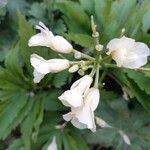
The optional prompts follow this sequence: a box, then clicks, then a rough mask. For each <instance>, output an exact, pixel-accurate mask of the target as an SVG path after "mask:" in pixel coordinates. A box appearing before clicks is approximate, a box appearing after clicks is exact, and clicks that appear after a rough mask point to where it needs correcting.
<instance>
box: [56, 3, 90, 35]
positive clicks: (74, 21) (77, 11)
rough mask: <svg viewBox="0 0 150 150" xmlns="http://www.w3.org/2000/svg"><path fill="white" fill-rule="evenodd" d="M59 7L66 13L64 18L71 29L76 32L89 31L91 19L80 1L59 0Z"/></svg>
mask: <svg viewBox="0 0 150 150" xmlns="http://www.w3.org/2000/svg"><path fill="white" fill-rule="evenodd" d="M57 7H58V9H60V11H62V12H63V13H64V15H65V16H64V20H65V22H66V24H67V25H68V27H69V30H71V31H72V32H75V33H89V31H90V19H89V17H88V16H87V14H86V13H85V12H84V10H83V8H82V7H81V6H80V5H79V4H78V3H76V2H72V1H64V2H58V3H57Z"/></svg>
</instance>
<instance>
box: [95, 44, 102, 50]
mask: <svg viewBox="0 0 150 150" xmlns="http://www.w3.org/2000/svg"><path fill="white" fill-rule="evenodd" d="M95 49H96V50H97V51H101V50H102V49H103V45H101V44H98V45H96V46H95Z"/></svg>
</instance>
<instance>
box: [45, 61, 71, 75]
mask: <svg viewBox="0 0 150 150" xmlns="http://www.w3.org/2000/svg"><path fill="white" fill-rule="evenodd" d="M48 63H49V68H50V72H52V73H57V72H60V71H63V70H65V69H67V68H69V66H70V63H69V60H67V59H50V60H48Z"/></svg>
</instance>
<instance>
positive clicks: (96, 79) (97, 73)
mask: <svg viewBox="0 0 150 150" xmlns="http://www.w3.org/2000/svg"><path fill="white" fill-rule="evenodd" d="M99 70H100V66H99V64H97V67H96V76H95V81H94V87H95V88H98V82H99Z"/></svg>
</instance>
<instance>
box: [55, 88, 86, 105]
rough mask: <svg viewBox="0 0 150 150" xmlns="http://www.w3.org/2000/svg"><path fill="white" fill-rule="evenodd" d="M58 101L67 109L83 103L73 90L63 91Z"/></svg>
mask: <svg viewBox="0 0 150 150" xmlns="http://www.w3.org/2000/svg"><path fill="white" fill-rule="evenodd" d="M58 99H59V100H61V102H62V103H63V104H64V105H65V106H69V107H79V106H81V105H82V102H83V99H82V95H80V94H79V93H78V92H77V91H76V90H74V89H73V90H67V91H65V92H64V93H63V94H62V95H61V96H60V97H58Z"/></svg>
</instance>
